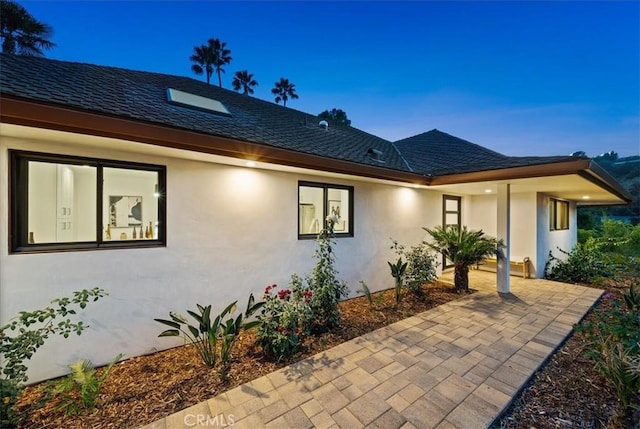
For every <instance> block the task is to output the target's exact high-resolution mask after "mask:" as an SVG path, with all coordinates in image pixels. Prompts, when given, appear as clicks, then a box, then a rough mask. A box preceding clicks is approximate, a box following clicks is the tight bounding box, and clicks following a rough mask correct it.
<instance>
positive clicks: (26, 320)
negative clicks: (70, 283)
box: [0, 288, 107, 427]
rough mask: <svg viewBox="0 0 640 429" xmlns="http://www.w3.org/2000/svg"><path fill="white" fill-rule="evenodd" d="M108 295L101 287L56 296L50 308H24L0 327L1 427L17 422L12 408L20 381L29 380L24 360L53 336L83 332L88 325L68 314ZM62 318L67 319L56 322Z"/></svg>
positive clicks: (65, 336)
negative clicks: (0, 374) (72, 318)
mask: <svg viewBox="0 0 640 429" xmlns="http://www.w3.org/2000/svg"><path fill="white" fill-rule="evenodd" d="M105 295H107V293H106V292H105V291H104V290H103V289H100V288H93V289H90V290H87V289H83V290H81V291H76V292H73V297H71V298H67V297H65V298H59V299H54V300H53V301H51V304H52V306H51V307H46V308H44V309H42V310H34V311H21V312H20V314H19V315H18V316H17V317H16V318H14V319H12V320H11V322H9V323H8V324H6V325H4V326H2V327H0V357H2V359H0V362H1V366H0V368H1V369H2V375H3V377H4V378H3V379H1V380H0V394H1V397H0V427H12V426H14V425H15V424H17V422H18V418H17V416H16V414H15V412H14V410H13V407H14V405H15V403H16V400H17V398H18V396H19V395H20V391H21V384H22V383H24V382H25V381H27V379H28V378H27V366H26V365H25V363H24V362H25V361H26V360H29V359H31V357H32V356H33V355H34V353H35V352H36V351H37V350H38V349H39V348H40V347H41V346H42V345H44V343H45V341H46V340H47V339H48V338H49V337H50V336H51V335H60V336H62V337H64V338H68V337H69V335H71V334H72V333H74V332H75V333H76V334H77V335H80V334H82V331H84V330H85V329H86V328H88V326H87V325H85V324H84V323H83V322H82V321H79V322H73V321H72V320H71V318H69V317H68V316H69V315H75V314H76V310H75V309H74V308H72V307H75V306H77V307H80V308H81V309H84V308H85V307H86V306H87V304H88V303H89V302H90V301H97V300H98V299H100V298H102V297H104V296H105ZM60 318H65V319H63V320H59V321H58V322H57V323H56V320H58V319H60Z"/></svg>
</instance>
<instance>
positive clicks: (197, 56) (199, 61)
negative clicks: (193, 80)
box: [189, 45, 213, 83]
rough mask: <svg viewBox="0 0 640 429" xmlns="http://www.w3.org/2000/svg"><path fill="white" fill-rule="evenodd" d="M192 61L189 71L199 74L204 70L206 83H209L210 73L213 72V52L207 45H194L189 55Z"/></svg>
mask: <svg viewBox="0 0 640 429" xmlns="http://www.w3.org/2000/svg"><path fill="white" fill-rule="evenodd" d="M189 60H190V61H192V62H193V63H195V64H193V65H191V71H193V72H194V73H195V74H197V75H201V74H202V73H205V72H206V76H207V83H211V82H210V81H211V75H212V74H213V52H212V51H211V49H210V47H209V45H202V46H194V47H193V55H191V56H190V57H189Z"/></svg>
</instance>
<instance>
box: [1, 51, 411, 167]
mask: <svg viewBox="0 0 640 429" xmlns="http://www.w3.org/2000/svg"><path fill="white" fill-rule="evenodd" d="M167 88H175V89H178V90H181V91H185V92H189V93H192V94H197V95H200V96H202V97H209V98H213V99H215V100H218V101H220V102H222V103H223V104H224V105H225V106H226V107H227V109H228V110H229V111H230V112H231V117H227V116H222V115H216V114H212V113H209V112H203V111H198V110H194V109H190V108H187V107H182V106H176V105H173V104H171V103H169V102H167V98H166V89H167ZM0 92H2V94H6V95H13V96H17V97H23V98H27V99H31V100H37V101H43V102H48V103H55V104H60V105H65V106H68V107H71V108H78V109H84V110H89V111H93V112H98V113H104V114H108V115H114V116H120V117H126V118H131V119H137V120H142V121H147V122H153V123H158V124H163V125H168V126H172V127H177V128H182V129H188V130H192V131H196V132H202V133H206V134H211V135H216V136H222V137H228V138H232V139H238V140H243V141H249V142H252V143H258V144H264V145H268V146H274V147H278V148H283V149H290V150H294V151H298V152H305V153H309V154H315V155H320V156H324V157H327V158H334V159H342V160H347V161H352V162H357V163H360V164H369V165H375V166H378V167H383V168H389V169H393V170H401V171H409V169H408V167H407V165H406V163H405V162H404V160H403V158H402V157H401V156H400V154H399V153H398V152H397V150H396V149H395V147H394V146H393V144H392V143H391V142H389V141H387V140H384V139H382V138H380V137H376V136H374V135H371V134H368V133H366V132H364V131H361V130H358V129H357V128H353V127H348V126H339V125H333V124H332V126H330V127H329V129H327V130H325V129H323V128H321V127H320V126H318V122H319V120H318V118H317V117H316V116H315V115H310V114H307V113H304V112H300V111H297V110H295V109H290V108H285V107H282V106H278V105H276V104H274V103H270V102H267V101H264V100H260V99H257V98H254V97H249V96H245V95H241V94H238V93H236V92H233V91H230V90H226V89H223V88H219V87H217V86H214V85H208V84H206V83H204V82H201V81H197V80H195V79H192V78H188V77H181V76H172V75H166V74H160V73H150V72H143V71H133V70H126V69H121V68H115V67H106V66H97V65H92V64H82V63H72V62H65V61H57V60H51V59H45V58H34V57H20V56H12V55H5V54H2V55H1V56H0ZM370 148H375V149H378V150H380V151H382V152H383V154H384V155H383V157H384V160H385V163H384V164H382V165H381V164H380V163H378V162H376V161H374V160H373V159H371V158H370V157H369V156H368V155H367V151H368V150H369V149H370Z"/></svg>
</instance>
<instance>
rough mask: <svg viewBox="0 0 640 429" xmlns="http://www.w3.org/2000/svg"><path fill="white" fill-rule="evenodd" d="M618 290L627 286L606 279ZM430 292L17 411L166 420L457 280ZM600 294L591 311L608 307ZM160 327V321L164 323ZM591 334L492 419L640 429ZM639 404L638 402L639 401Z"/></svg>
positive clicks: (36, 388) (177, 360) (179, 357)
mask: <svg viewBox="0 0 640 429" xmlns="http://www.w3.org/2000/svg"><path fill="white" fill-rule="evenodd" d="M606 289H607V291H608V292H610V293H612V294H614V295H618V296H619V295H620V294H622V292H623V288H622V287H616V286H614V285H610V286H607V288H606ZM423 290H424V297H423V298H421V299H416V298H414V297H413V296H412V295H407V296H405V299H404V300H403V302H402V303H401V305H400V306H399V307H398V308H396V307H395V302H394V295H393V290H387V291H384V292H380V293H376V294H373V302H374V304H373V306H372V305H370V304H369V302H368V301H367V299H366V298H365V297H359V298H354V299H350V300H346V301H344V302H342V303H340V309H341V313H342V323H341V326H340V328H339V329H336V330H334V331H332V332H328V333H325V334H322V335H318V336H311V337H309V338H307V340H306V342H305V343H304V345H303V347H302V349H301V350H300V351H299V352H298V353H297V354H296V355H295V356H293V357H292V358H291V359H289V360H288V361H281V362H279V363H276V362H274V361H270V360H268V359H266V358H265V357H264V355H263V353H262V351H261V349H260V347H259V346H256V345H255V337H254V335H253V334H252V333H243V334H242V336H241V338H240V339H239V340H238V343H237V344H236V346H235V349H234V352H233V358H232V360H233V361H232V365H231V369H230V371H229V373H228V376H227V379H226V380H223V379H222V378H221V377H220V374H219V373H218V371H217V370H215V369H211V368H208V367H206V366H205V365H204V364H203V363H202V362H201V360H200V358H199V357H198V356H197V354H196V353H195V351H194V350H193V349H192V347H191V346H183V347H177V348H174V349H170V350H166V351H163V352H158V353H155V354H152V355H147V356H141V357H136V358H131V359H128V360H125V361H123V362H120V363H118V364H117V365H115V366H114V368H113V370H112V372H111V374H110V375H109V377H108V378H107V381H106V382H105V384H104V386H103V390H102V392H101V395H100V398H99V400H98V404H97V407H95V408H93V409H89V410H83V411H82V413H81V414H80V415H65V413H64V412H63V411H61V410H59V409H57V408H58V406H59V403H60V399H59V398H58V397H56V396H55V395H53V394H52V393H51V392H52V391H53V388H54V387H55V386H56V385H57V383H58V382H59V380H52V381H49V382H45V383H41V384H38V385H33V386H29V387H27V388H26V389H25V391H24V393H23V395H22V396H21V398H20V400H19V403H18V410H19V412H20V413H21V415H22V416H24V418H25V420H24V421H23V422H22V423H21V425H20V426H19V427H20V428H32V427H40V428H60V427H64V428H95V429H99V428H135V427H140V426H143V425H145V424H148V423H151V422H153V421H155V420H158V419H161V418H163V417H165V416H167V415H169V414H172V413H174V412H177V411H180V410H182V409H184V408H187V407H189V406H191V405H195V404H197V403H199V402H201V401H204V400H206V399H208V398H211V397H213V396H215V395H218V394H220V393H222V392H224V391H226V390H228V389H231V388H234V387H236V386H238V385H240V384H243V383H246V382H248V381H250V380H252V379H255V378H258V377H260V376H262V375H265V374H268V373H270V372H272V371H274V370H276V369H278V368H280V367H283V366H285V365H287V364H290V363H292V362H295V361H298V360H300V359H303V358H305V357H308V356H312V355H314V354H316V353H318V352H321V351H322V350H325V349H328V348H331V347H333V346H336V345H338V344H339V343H341V342H344V341H347V340H349V339H351V338H354V337H357V336H360V335H362V334H364V333H366V332H370V331H373V330H375V329H378V328H380V327H382V326H385V325H388V324H390V323H393V322H395V321H398V320H401V319H403V318H406V317H409V316H411V315H414V314H417V313H419V312H422V311H425V310H428V309H430V308H433V307H435V306H437V305H440V304H443V303H445V302H449V301H452V300H454V299H457V298H459V297H460V295H459V294H457V293H456V292H455V291H454V290H453V289H452V288H451V287H448V286H442V285H425V286H424V288H423ZM610 302H611V301H610V300H606V299H602V300H600V301H599V302H598V303H597V304H596V306H595V307H594V309H593V310H592V311H591V312H590V313H589V314H588V315H587V316H586V318H587V319H593V318H594V314H593V313H594V311H599V310H602V309H605V308H607V306H609V305H610ZM160 329H161V327H160V326H159V330H160ZM584 352H585V339H584V337H583V336H582V335H581V334H579V333H576V334H574V335H572V336H571V337H570V338H569V339H568V340H567V341H566V342H565V344H564V345H563V346H562V347H561V348H559V349H558V351H557V352H556V353H555V354H554V355H553V356H552V357H551V358H550V360H549V361H548V363H547V364H546V365H545V366H544V367H543V368H542V369H540V370H539V371H538V372H537V374H536V375H535V377H534V378H533V379H532V380H531V381H530V383H529V385H528V386H527V387H526V388H525V389H524V390H523V392H522V393H521V394H520V395H519V396H518V397H517V398H515V399H514V402H513V404H512V405H511V407H510V408H509V409H508V410H507V411H506V412H505V414H504V415H503V416H502V418H501V419H500V420H499V421H498V422H497V423H496V424H495V425H494V426H495V427H497V428H509V429H516V428H517V429H524V428H526V429H533V428H535V429H546V428H554V429H564V428H594V429H595V428H607V429H623V428H624V429H626V428H634V429H640V412H638V413H636V414H635V415H634V416H628V415H621V414H620V413H619V407H618V401H617V399H616V397H615V393H614V392H613V389H612V388H611V387H610V385H609V384H608V382H607V381H606V380H605V379H603V378H602V377H601V376H600V375H599V374H598V373H597V372H596V370H595V369H594V366H593V362H592V361H590V360H588V359H587V358H585V357H584ZM639 405H640V404H639Z"/></svg>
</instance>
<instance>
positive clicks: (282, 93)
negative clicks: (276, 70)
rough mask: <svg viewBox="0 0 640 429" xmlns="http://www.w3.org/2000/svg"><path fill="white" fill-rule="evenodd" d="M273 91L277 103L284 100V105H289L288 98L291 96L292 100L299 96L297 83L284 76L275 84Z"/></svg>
mask: <svg viewBox="0 0 640 429" xmlns="http://www.w3.org/2000/svg"><path fill="white" fill-rule="evenodd" d="M271 93H272V94H273V95H275V96H276V98H275V101H276V103H280V102H281V101H282V105H283V106H284V107H287V100H289V99H290V98H291V99H292V100H293V99H296V98H298V94H296V85H295V84H293V83H291V82H289V79H285V78H283V77H281V78H280V80H279V81H278V82H276V83H275V84H274V86H273V89H272V90H271Z"/></svg>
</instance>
